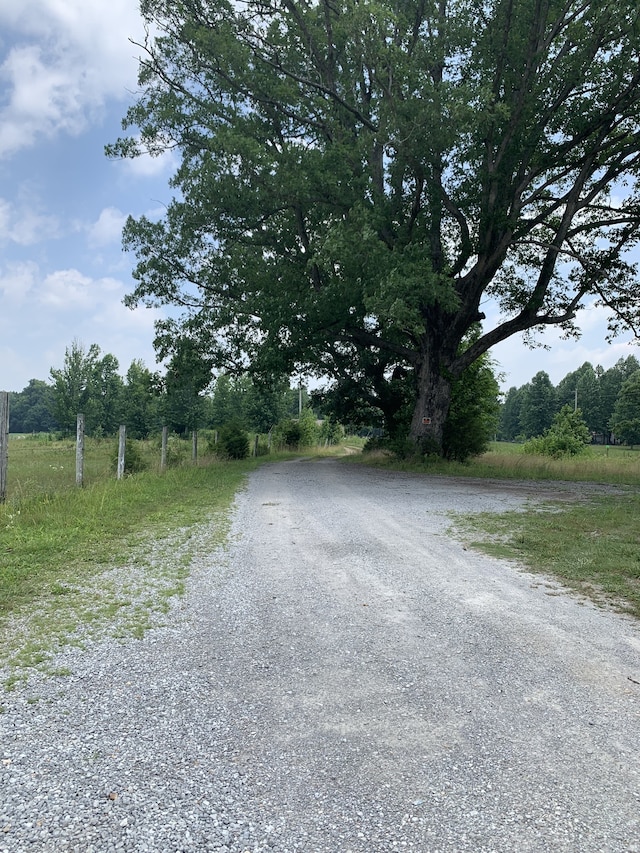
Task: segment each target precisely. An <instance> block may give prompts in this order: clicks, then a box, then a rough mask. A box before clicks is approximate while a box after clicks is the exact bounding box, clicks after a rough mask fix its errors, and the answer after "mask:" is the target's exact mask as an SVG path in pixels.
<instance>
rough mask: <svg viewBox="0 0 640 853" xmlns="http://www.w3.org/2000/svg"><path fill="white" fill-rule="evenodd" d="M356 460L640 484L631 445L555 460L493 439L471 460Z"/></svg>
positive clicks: (638, 459) (639, 463) (638, 461)
mask: <svg viewBox="0 0 640 853" xmlns="http://www.w3.org/2000/svg"><path fill="white" fill-rule="evenodd" d="M354 461H358V462H361V463H363V464H368V465H374V466H376V467H384V468H391V469H394V470H402V471H414V472H416V473H422V474H437V475H444V476H447V475H448V476H463V477H482V478H498V479H513V480H570V481H577V482H579V481H585V482H600V483H613V484H621V485H623V484H626V485H640V451H638V450H632V449H630V448H628V447H609V448H605V447H596V446H594V447H589V448H587V450H586V452H585V453H584V455H582V456H575V457H571V458H567V459H552V458H551V457H548V456H540V455H534V454H527V453H525V452H524V450H523V446H522V445H518V444H508V443H507V442H494V443H492V445H491V446H490V449H489V450H488V451H487V452H486V453H484V454H483V455H482V456H479V457H477V458H475V459H472V460H470V461H469V462H465V463H460V462H447V461H445V460H442V459H431V458H428V459H426V460H424V461H419V462H416V461H414V460H406V461H403V460H397V459H394V458H393V457H391V456H389V455H388V454H384V453H375V454H364V455H362V456H360V457H354Z"/></svg>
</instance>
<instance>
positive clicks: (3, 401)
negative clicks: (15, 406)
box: [0, 391, 9, 503]
mask: <svg viewBox="0 0 640 853" xmlns="http://www.w3.org/2000/svg"><path fill="white" fill-rule="evenodd" d="M8 467H9V392H8V391H0V503H4V502H5V501H6V499H7V469H8Z"/></svg>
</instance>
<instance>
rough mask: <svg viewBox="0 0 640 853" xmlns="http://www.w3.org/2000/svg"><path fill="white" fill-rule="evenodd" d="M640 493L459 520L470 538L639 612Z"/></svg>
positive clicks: (632, 612) (601, 601) (583, 591)
mask: <svg viewBox="0 0 640 853" xmlns="http://www.w3.org/2000/svg"><path fill="white" fill-rule="evenodd" d="M639 520H640V495H639V494H638V493H637V492H633V493H629V494H623V495H608V496H606V497H598V498H595V499H590V500H589V501H586V502H580V503H578V504H573V505H566V504H548V505H546V506H542V507H538V508H535V509H529V510H528V511H527V512H508V513H504V514H500V515H495V514H491V513H481V514H478V515H474V516H469V517H467V518H465V519H464V520H456V526H457V527H458V528H459V529H461V530H462V532H463V535H464V536H465V538H466V539H467V540H468V544H469V545H471V546H472V547H475V548H477V549H479V550H481V551H483V552H485V553H488V554H492V555H493V556H497V557H503V558H507V559H514V560H517V561H518V562H519V563H520V564H522V565H524V566H526V568H527V569H529V570H530V571H533V572H543V573H545V574H549V575H553V576H554V577H556V578H558V579H559V580H561V581H562V583H563V584H565V585H566V586H567V587H570V588H571V589H573V590H575V591H577V592H579V593H581V594H583V595H585V596H586V597H588V598H590V599H591V600H592V601H594V602H596V603H597V604H601V605H603V604H606V605H608V606H613V607H615V608H616V609H619V610H620V611H622V612H625V613H628V614H630V615H632V616H634V617H636V618H640V524H639Z"/></svg>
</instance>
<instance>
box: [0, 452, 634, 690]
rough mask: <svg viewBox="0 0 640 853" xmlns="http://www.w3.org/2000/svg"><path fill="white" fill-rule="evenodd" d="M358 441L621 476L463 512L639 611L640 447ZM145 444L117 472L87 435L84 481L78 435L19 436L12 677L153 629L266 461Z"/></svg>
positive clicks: (2, 525)
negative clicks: (176, 453)
mask: <svg viewBox="0 0 640 853" xmlns="http://www.w3.org/2000/svg"><path fill="white" fill-rule="evenodd" d="M359 444H360V442H358V441H357V440H351V439H347V440H346V441H345V447H344V448H342V450H341V451H338V452H344V453H347V454H350V456H349V458H350V460H352V461H357V462H362V463H366V464H370V465H378V466H383V467H393V468H400V469H402V470H412V471H415V472H416V473H418V474H423V475H430V474H438V475H440V474H446V475H462V476H466V477H490V478H517V479H521V480H527V479H545V480H549V479H559V480H573V481H597V482H602V483H612V484H614V485H619V486H621V490H620V493H619V494H610V495H608V496H607V497H605V498H599V499H598V500H590V501H581V502H580V503H579V504H575V505H567V504H563V505H557V506H554V507H552V509H553V512H549V508H548V507H547V508H541V510H540V511H539V512H538V511H536V512H528V513H506V514H504V515H493V514H487V515H477V516H473V517H471V518H467V519H465V520H464V521H463V522H461V521H460V520H459V519H458V520H456V525H457V526H458V527H460V526H461V524H464V527H465V531H466V532H465V535H466V537H467V538H468V539H469V540H470V541H471V543H472V544H473V545H474V546H475V547H478V548H482V549H484V550H486V551H489V552H491V553H493V554H496V555H500V556H506V557H510V558H515V559H517V560H518V561H519V562H520V563H521V564H523V565H525V566H526V567H527V568H529V569H531V570H534V571H541V572H546V573H549V574H553V575H555V576H556V577H558V578H560V579H561V580H562V581H563V582H564V583H565V584H566V585H567V586H570V587H572V588H574V589H577V590H579V591H581V592H582V593H584V594H586V595H589V596H590V597H591V598H592V599H594V600H595V601H598V602H605V601H606V602H607V603H608V604H611V603H613V605H614V606H616V607H619V608H620V609H622V610H625V611H626V612H628V613H631V614H633V615H634V616H636V617H640V490H638V488H637V487H638V486H639V485H640V452H638V451H632V450H629V449H624V448H609V450H606V449H605V448H594V449H593V450H592V451H591V452H590V454H589V455H588V456H586V457H585V458H583V459H577V460H569V461H557V460H551V459H544V458H541V457H528V456H525V455H524V454H523V453H522V449H521V447H519V446H517V445H508V444H497V445H494V446H492V448H491V449H490V451H489V452H488V453H487V454H485V455H484V456H482V457H480V458H479V459H477V460H474V461H473V462H472V463H470V464H468V465H458V464H453V465H452V464H447V463H444V462H441V461H437V462H428V463H425V464H420V465H409V464H408V463H399V462H397V461H394V460H391V459H389V458H387V457H381V456H378V457H362V456H359V454H358V453H357V450H358V447H359ZM140 449H141V452H142V454H143V456H145V458H146V459H147V462H148V465H149V469H148V470H147V471H145V472H143V473H141V474H136V475H135V476H132V477H126V478H125V479H123V480H121V481H119V482H118V481H116V480H115V477H114V475H113V473H112V465H113V461H114V456H115V442H114V441H90V440H89V441H87V448H86V462H85V487H84V488H82V489H79V488H77V487H76V485H75V444H74V442H71V441H68V442H54V441H47V440H40V439H36V438H22V439H17V438H13V437H12V438H11V439H10V442H9V476H8V487H9V488H8V499H7V501H6V503H4V504H0V665H3V664H4V666H5V667H7V668H8V669H7V670H6V671H8V672H10V673H12V674H11V675H9V677H8V682H7V683H8V684H9V685H10V683H11V681H12V680H13V679H15V678H19V677H22V675H21V674H23V673H24V671H25V670H24V668H25V667H28V666H33V665H36V664H38V665H40V666H41V667H44V668H45V669H46V667H47V665H48V664H47V661H48V660H49V658H50V655H51V652H52V651H53V650H55V649H56V648H58V647H60V646H61V645H64V644H68V643H77V644H79V645H82V644H83V643H85V642H87V641H90V640H91V639H92V638H94V637H97V636H101V635H104V634H105V633H108V634H115V635H117V636H131V635H133V636H141V635H142V634H143V633H144V631H145V630H146V629H147V628H148V627H149V625H151V624H155V623H157V620H158V619H161V618H162V614H163V613H165V612H166V611H167V610H168V609H169V607H170V606H171V602H172V601H175V598H176V596H179V595H180V593H181V592H182V591H183V589H184V581H185V577H186V574H187V572H188V566H189V564H190V563H191V561H192V559H193V557H194V555H195V554H196V553H198V552H199V551H200V550H204V551H206V552H211V551H212V550H213V549H214V548H216V547H217V546H219V545H221V544H222V543H223V542H224V540H225V537H226V534H227V530H228V520H229V508H230V506H231V504H232V502H233V498H234V495H235V494H236V492H237V490H238V489H239V488H241V487H242V483H243V481H244V478H245V476H246V474H247V473H248V472H249V471H250V470H252V469H253V468H255V466H256V465H258V464H260V461H261V460H260V459H258V460H254V459H248V460H245V461H242V462H221V461H219V460H215V459H207V458H206V457H205V458H203V459H201V460H199V464H198V465H194V464H193V463H192V462H190V460H189V455H190V446H187V443H185V448H184V456H185V457H186V462H185V463H184V464H182V465H180V466H177V467H172V468H169V469H168V470H167V471H166V472H164V473H160V472H159V471H158V468H159V455H160V451H159V447H158V445H157V444H156V443H141V445H140ZM324 452H328V453H331V454H334V453H336V450H335V449H329V450H328V451H324ZM269 458H274V457H269ZM58 674H64V673H58ZM0 707H1V706H0Z"/></svg>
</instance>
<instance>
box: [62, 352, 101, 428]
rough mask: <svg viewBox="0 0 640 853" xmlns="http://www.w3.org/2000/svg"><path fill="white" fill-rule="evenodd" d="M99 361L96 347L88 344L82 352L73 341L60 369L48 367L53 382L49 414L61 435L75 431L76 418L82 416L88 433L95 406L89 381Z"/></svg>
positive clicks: (91, 384) (93, 421)
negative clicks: (55, 422) (51, 413)
mask: <svg viewBox="0 0 640 853" xmlns="http://www.w3.org/2000/svg"><path fill="white" fill-rule="evenodd" d="M99 359H100V347H99V346H98V345H97V344H91V346H90V347H89V349H88V351H85V349H84V346H83V344H82V343H81V342H80V341H78V340H77V339H75V340H74V341H73V343H72V344H71V346H70V347H67V349H66V350H65V355H64V364H63V366H62V367H61V368H53V367H52V368H51V370H50V375H51V378H52V380H53V415H54V417H55V419H56V421H57V422H58V425H59V426H60V429H61V430H62V431H63V432H64V433H65V434H67V435H68V434H70V433H73V432H75V428H76V421H77V416H78V414H79V413H82V414H84V416H85V427H86V429H87V432H88V433H90V431H91V425H95V423H96V415H97V409H98V403H97V401H96V400H95V398H94V397H93V390H94V389H93V380H94V374H95V370H96V366H97V364H98V361H99Z"/></svg>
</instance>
